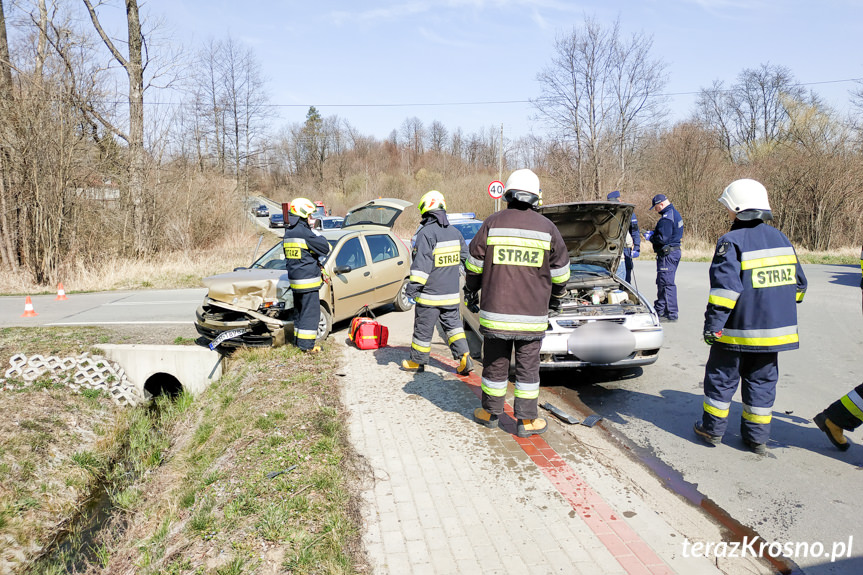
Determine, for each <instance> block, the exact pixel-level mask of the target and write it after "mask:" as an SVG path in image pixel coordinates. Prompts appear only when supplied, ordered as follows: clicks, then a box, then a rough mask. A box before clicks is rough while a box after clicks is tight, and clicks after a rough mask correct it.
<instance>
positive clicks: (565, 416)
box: [540, 402, 580, 425]
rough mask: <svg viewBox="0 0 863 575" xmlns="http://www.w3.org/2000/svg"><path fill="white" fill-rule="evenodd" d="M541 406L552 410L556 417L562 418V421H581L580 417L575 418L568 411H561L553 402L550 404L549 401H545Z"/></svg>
mask: <svg viewBox="0 0 863 575" xmlns="http://www.w3.org/2000/svg"><path fill="white" fill-rule="evenodd" d="M540 407H541V408H543V409H545V410H547V411H549V412H551V414H552V415H554V416H555V417H557V418H558V419H560V420H561V421H563V422H565V423H568V424H570V425H573V424H576V423H580V422H579V420H578V419H576V418H574V417H573V416H571V415H569V414H568V413H564V412H563V411H561V410H560V409H558V408H557V407H555V406H553V405H552V404H550V403H548V402H546V403H543V404H542V405H540Z"/></svg>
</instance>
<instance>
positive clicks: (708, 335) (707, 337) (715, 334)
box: [704, 330, 722, 345]
mask: <svg viewBox="0 0 863 575" xmlns="http://www.w3.org/2000/svg"><path fill="white" fill-rule="evenodd" d="M720 337H722V330H719V331H708V330H704V343H706V344H707V345H713V344H714V343H716V342H717V340H719V338H720Z"/></svg>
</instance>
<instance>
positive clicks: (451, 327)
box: [411, 304, 470, 365]
mask: <svg viewBox="0 0 863 575" xmlns="http://www.w3.org/2000/svg"><path fill="white" fill-rule="evenodd" d="M438 320H440V323H441V325H442V326H443V329H444V337H446V343H447V345H448V346H449V348H450V351H452V356H453V358H455V359H460V358H461V357H462V356H463V355H464V354H466V353H470V348H468V345H467V339H466V338H465V335H464V327H463V326H462V322H461V314H460V313H459V311H458V306H430V305H422V304H416V306H414V336H413V340H412V341H411V361H412V362H414V363H420V364H423V365H425V364H427V363H428V361H429V353H430V352H431V341H432V337H434V328H435V325H437V322H438Z"/></svg>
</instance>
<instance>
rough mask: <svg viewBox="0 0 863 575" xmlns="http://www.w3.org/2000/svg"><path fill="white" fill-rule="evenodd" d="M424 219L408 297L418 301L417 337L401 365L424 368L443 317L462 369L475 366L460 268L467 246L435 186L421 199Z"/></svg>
mask: <svg viewBox="0 0 863 575" xmlns="http://www.w3.org/2000/svg"><path fill="white" fill-rule="evenodd" d="M418 207H419V210H420V216H421V217H422V221H421V223H420V229H419V230H417V234H416V243H415V244H414V249H413V263H412V264H411V275H410V283H408V286H407V290H406V292H405V293H406V295H407V296H408V297H409V298H411V299H413V300H416V307H415V309H414V335H413V340H412V341H411V356H410V359H405V360H403V361H402V367H403V368H404V369H407V370H412V371H423V370H424V369H425V364H427V363H428V360H429V352H430V351H431V340H432V336H433V335H434V328H435V325H436V324H437V322H438V319H440V322H441V325H442V326H443V329H444V333H445V334H446V338H447V344H448V345H449V347H450V350H451V351H452V354H453V357H454V358H455V359H458V360H459V365H458V368H457V371H458V373H460V374H462V375H467V374H468V373H470V372H471V371H472V370H473V361H472V360H471V358H470V349H469V348H468V345H467V339H465V334H464V327H463V326H462V321H461V314H460V313H459V309H458V308H459V305H460V304H461V291H460V288H459V280H460V276H461V273H460V270H461V267H462V265H463V264H464V261H465V259H467V245H466V244H465V243H464V238H463V237H462V235H461V233H459V231H458V230H457V229H455V228H454V227H452V226H451V225H450V224H449V220H447V217H446V202H445V200H444V197H443V194H441V193H440V192H438V191H437V190H432V191H430V192H428V193H427V194H425V195H423V197H422V198H420V202H419V205H418Z"/></svg>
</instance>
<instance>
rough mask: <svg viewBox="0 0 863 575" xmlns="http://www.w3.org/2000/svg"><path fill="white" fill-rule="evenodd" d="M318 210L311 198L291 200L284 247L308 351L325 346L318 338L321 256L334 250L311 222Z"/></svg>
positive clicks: (298, 330) (301, 343)
mask: <svg viewBox="0 0 863 575" xmlns="http://www.w3.org/2000/svg"><path fill="white" fill-rule="evenodd" d="M314 213H315V204H313V203H312V201H311V200H309V199H306V198H296V199H295V200H294V201H292V202H291V203H290V207H289V208H288V221H287V227H286V228H285V236H284V240H283V241H282V247H283V248H284V250H285V261H286V262H287V269H288V279H289V280H290V282H291V291H292V292H293V294H294V310H295V312H296V315H295V320H294V338H295V340H296V344H297V347H299V348H300V349H301V350H303V351H304V352H312V353H317V352H319V351H320V349H321V348H320V346H318V345H315V339H316V338H317V335H318V323H319V322H320V319H321V303H320V296H319V294H318V290H319V289H320V287H321V283H322V280H321V268H320V264H319V262H318V257H320V256H325V255H327V254H328V253H330V244H329V243H328V242H327V240H326V239H325V238H324V237H323V236H319V235H318V234H316V233H315V232H313V231H312V229H311V227H310V226H309V217H310V216H311V215H312V214H314Z"/></svg>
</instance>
